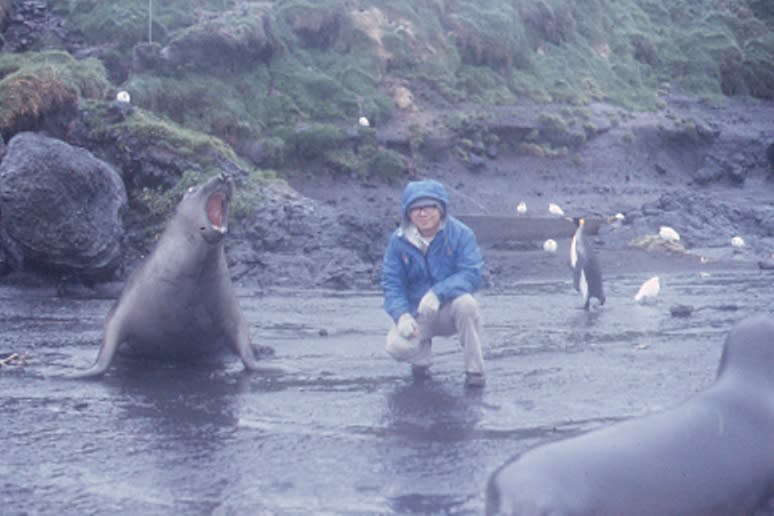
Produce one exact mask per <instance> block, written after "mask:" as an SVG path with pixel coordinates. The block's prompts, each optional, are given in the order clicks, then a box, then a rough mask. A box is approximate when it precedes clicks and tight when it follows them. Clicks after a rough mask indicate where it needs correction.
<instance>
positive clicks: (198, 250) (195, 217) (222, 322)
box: [71, 174, 259, 378]
mask: <svg viewBox="0 0 774 516" xmlns="http://www.w3.org/2000/svg"><path fill="white" fill-rule="evenodd" d="M231 193H232V185H231V181H230V179H229V178H228V177H227V176H225V175H224V174H221V175H219V176H216V177H213V178H212V179H210V180H209V181H207V182H206V183H205V184H203V185H200V186H198V187H192V188H190V189H189V190H188V192H187V193H186V194H185V196H184V197H183V199H182V200H181V201H180V203H179V204H178V206H177V209H176V211H175V214H174V216H173V217H172V219H171V220H170V221H169V223H168V224H167V227H166V229H165V230H164V232H163V234H162V235H161V238H160V239H159V241H158V243H157V244H156V247H155V249H154V250H153V252H152V253H151V254H150V255H149V256H148V257H147V258H146V259H145V260H144V261H143V262H142V263H141V264H140V265H138V267H137V268H136V269H135V270H134V271H133V272H132V274H131V275H130V276H129V278H128V280H127V282H126V285H125V286H124V288H123V290H122V292H121V295H120V296H119V298H118V300H117V301H116V303H115V305H114V306H113V308H112V309H111V310H110V312H109V313H108V316H107V320H106V322H105V329H104V336H103V339H102V346H101V348H100V350H99V353H98V355H97V359H96V361H95V362H94V364H93V365H92V366H91V367H90V368H88V369H85V370H83V371H80V372H77V373H75V374H73V375H71V376H73V377H76V378H82V377H90V376H97V375H101V374H102V373H104V372H105V371H106V370H107V369H108V367H109V366H110V362H111V361H112V359H113V357H114V356H115V354H116V351H118V349H119V347H120V348H121V350H122V351H126V352H128V353H130V354H134V355H137V356H151V357H162V358H181V357H186V358H195V357H197V356H202V355H206V354H209V353H212V352H215V351H218V350H220V349H222V348H224V347H227V348H230V349H231V350H232V351H234V352H235V353H236V354H237V355H239V357H240V358H241V359H242V362H244V364H245V366H246V367H247V368H248V369H258V368H259V363H258V360H257V359H256V357H255V354H254V353H253V349H252V347H251V346H250V337H249V334H248V327H247V321H246V320H245V317H244V315H243V314H242V310H241V309H240V307H239V304H238V303H237V299H236V295H235V293H234V288H233V286H232V284H231V278H230V276H229V273H228V265H227V263H226V256H225V253H224V251H223V241H224V237H225V235H226V232H227V225H228V213H229V202H230V200H231Z"/></svg>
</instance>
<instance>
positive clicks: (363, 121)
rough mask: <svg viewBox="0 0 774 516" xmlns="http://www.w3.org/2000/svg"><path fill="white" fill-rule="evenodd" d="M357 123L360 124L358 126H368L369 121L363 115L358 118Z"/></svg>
mask: <svg viewBox="0 0 774 516" xmlns="http://www.w3.org/2000/svg"><path fill="white" fill-rule="evenodd" d="M357 123H358V124H359V125H360V127H369V126H370V125H371V122H369V121H368V119H367V118H366V117H364V116H361V117H360V118H358V119H357Z"/></svg>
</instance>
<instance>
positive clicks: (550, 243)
mask: <svg viewBox="0 0 774 516" xmlns="http://www.w3.org/2000/svg"><path fill="white" fill-rule="evenodd" d="M556 248H557V245H556V240H554V239H552V238H549V239H548V240H546V241H545V242H543V250H544V251H545V252H547V253H555V252H556Z"/></svg>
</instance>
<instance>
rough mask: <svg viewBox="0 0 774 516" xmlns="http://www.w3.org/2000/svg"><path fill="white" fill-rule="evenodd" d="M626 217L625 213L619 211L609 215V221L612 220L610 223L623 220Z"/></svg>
mask: <svg viewBox="0 0 774 516" xmlns="http://www.w3.org/2000/svg"><path fill="white" fill-rule="evenodd" d="M625 218H626V216H624V214H623V213H621V212H618V213H616V214H615V215H612V216H610V217H608V219H607V221H608V222H610V223H613V222H621V221H622V220H623V219H625Z"/></svg>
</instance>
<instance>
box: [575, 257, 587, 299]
mask: <svg viewBox="0 0 774 516" xmlns="http://www.w3.org/2000/svg"><path fill="white" fill-rule="evenodd" d="M585 267H586V259H585V258H584V257H583V256H578V261H577V262H576V263H575V267H573V269H572V286H573V287H575V290H576V291H578V292H580V290H581V277H582V276H583V275H584V273H583V269H584V268H585Z"/></svg>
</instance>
